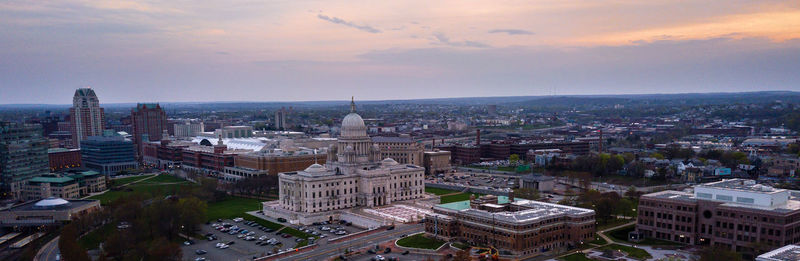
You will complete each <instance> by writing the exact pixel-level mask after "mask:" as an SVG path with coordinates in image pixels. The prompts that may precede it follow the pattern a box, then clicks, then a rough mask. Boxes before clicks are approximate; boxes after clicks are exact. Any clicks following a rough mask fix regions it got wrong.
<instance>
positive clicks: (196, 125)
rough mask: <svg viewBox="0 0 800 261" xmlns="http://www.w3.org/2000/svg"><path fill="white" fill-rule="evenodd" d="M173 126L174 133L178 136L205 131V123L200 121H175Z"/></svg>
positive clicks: (187, 135) (193, 134)
mask: <svg viewBox="0 0 800 261" xmlns="http://www.w3.org/2000/svg"><path fill="white" fill-rule="evenodd" d="M173 128H174V133H175V134H174V135H175V137H178V138H186V137H194V136H197V135H200V133H201V132H204V131H205V125H204V124H203V122H201V121H189V120H187V121H185V122H183V123H175V125H174V126H173Z"/></svg>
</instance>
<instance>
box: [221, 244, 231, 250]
mask: <svg viewBox="0 0 800 261" xmlns="http://www.w3.org/2000/svg"><path fill="white" fill-rule="evenodd" d="M228 247H230V246H229V245H225V244H223V245H222V246H221V247H219V248H221V249H226V248H228Z"/></svg>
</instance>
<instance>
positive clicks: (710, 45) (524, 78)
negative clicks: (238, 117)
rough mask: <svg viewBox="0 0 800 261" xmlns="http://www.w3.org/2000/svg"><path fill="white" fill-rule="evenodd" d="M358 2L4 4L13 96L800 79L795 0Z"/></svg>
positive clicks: (582, 89)
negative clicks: (81, 89)
mask: <svg viewBox="0 0 800 261" xmlns="http://www.w3.org/2000/svg"><path fill="white" fill-rule="evenodd" d="M353 4H355V3H353ZM353 4H339V3H335V2H290V3H275V2H273V3H241V2H239V3H232V4H230V3H223V2H205V3H197V4H193V5H191V6H188V5H180V4H171V3H159V4H155V3H149V2H124V1H123V2H114V3H104V2H92V1H86V2H83V1H81V2H59V3H48V2H35V3H31V2H21V1H20V2H17V1H12V2H6V3H3V4H0V7H2V8H0V10H2V11H0V14H2V15H3V16H4V17H7V18H8V19H4V20H3V21H0V31H2V32H3V34H0V35H2V36H0V42H3V43H4V46H6V47H7V48H4V49H3V50H0V60H2V61H4V62H3V63H0V76H2V77H0V79H2V80H0V89H2V91H3V92H4V95H3V96H2V97H0V104H9V103H15V104H16V103H23V104H66V103H67V102H66V100H65V99H64V98H63V97H67V96H68V95H69V94H70V93H72V92H73V91H74V89H76V88H79V87H85V86H92V87H93V88H95V89H96V90H98V92H100V96H101V97H100V98H101V99H102V100H103V101H104V102H107V103H128V102H140V101H153V100H157V101H173V102H190V101H311V100H345V99H347V98H348V97H349V96H350V95H351V94H352V93H359V96H361V97H360V99H361V100H382V99H419V98H446V97H481V96H525V95H552V94H555V95H575V94H643V93H686V92H739V91H753V90H757V91H758V90H790V91H798V90H800V87H798V85H797V82H799V80H800V76H798V75H797V74H796V73H794V72H796V71H798V70H800V40H798V39H800V29H798V28H800V9H799V8H798V7H797V6H796V5H792V3H791V2H789V1H765V2H764V1H762V2H758V3H752V2H750V1H735V2H730V1H725V2H721V1H720V2H704V3H675V2H671V1H650V2H647V3H637V2H631V3H626V2H623V3H619V2H610V1H595V2H591V3H563V2H560V1H539V2H535V3H534V2H532V3H509V2H502V3H500V2H486V3H479V2H472V3H468V4H465V3H461V2H437V3H425V2H413V1H412V2H402V3H390V2H387V3H380V4H377V3H369V4H363V5H359V8H356V9H354V8H351V7H353V6H354V5H353ZM397 10H403V12H402V13H398V12H396V11H397ZM14 90H23V91H14ZM32 92H33V93H37V95H35V96H34V95H29V94H30V93H32ZM112 94H113V95H112ZM340 96H341V97H340Z"/></svg>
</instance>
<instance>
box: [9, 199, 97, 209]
mask: <svg viewBox="0 0 800 261" xmlns="http://www.w3.org/2000/svg"><path fill="white" fill-rule="evenodd" d="M67 201H69V203H67V204H63V205H57V206H53V207H48V208H40V207H36V206H35V204H36V202H39V200H34V201H29V202H25V203H22V204H19V205H16V206H13V207H11V208H9V209H8V210H6V211H36V210H67V209H73V208H77V207H82V206H85V205H88V204H91V203H93V202H96V201H98V200H93V199H68V200H67Z"/></svg>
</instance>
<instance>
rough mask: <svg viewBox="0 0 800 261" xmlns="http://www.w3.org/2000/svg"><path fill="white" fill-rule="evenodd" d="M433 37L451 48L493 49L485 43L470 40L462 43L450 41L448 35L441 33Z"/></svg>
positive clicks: (434, 34) (436, 33)
mask: <svg viewBox="0 0 800 261" xmlns="http://www.w3.org/2000/svg"><path fill="white" fill-rule="evenodd" d="M433 37H435V38H436V40H437V41H438V42H437V43H441V44H444V45H449V46H455V47H476V48H486V47H491V46H489V45H488V44H485V43H481V42H476V41H469V40H465V41H460V42H453V41H450V37H447V35H445V34H444V33H441V32H435V33H433Z"/></svg>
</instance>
